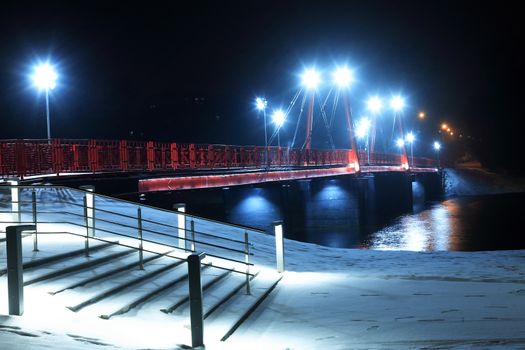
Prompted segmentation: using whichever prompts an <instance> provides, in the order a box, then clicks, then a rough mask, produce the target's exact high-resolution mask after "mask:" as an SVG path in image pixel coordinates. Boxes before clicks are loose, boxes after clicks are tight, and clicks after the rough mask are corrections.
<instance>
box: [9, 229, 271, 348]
mask: <svg viewBox="0 0 525 350" xmlns="http://www.w3.org/2000/svg"><path fill="white" fill-rule="evenodd" d="M38 239H39V251H37V252H33V251H32V244H33V242H32V239H31V235H28V236H26V237H25V238H23V254H24V285H25V288H38V289H39V291H40V292H41V293H49V294H50V295H52V296H53V298H57V299H59V304H61V305H63V306H64V307H67V308H68V309H69V310H71V312H75V313H77V314H80V315H83V316H84V315H85V316H86V317H100V318H102V319H105V320H108V322H111V320H113V319H117V318H122V317H137V318H141V319H144V320H145V321H147V322H148V320H151V322H159V319H160V320H162V319H169V320H171V321H173V320H175V321H176V323H177V324H179V325H180V327H182V328H183V329H187V328H188V327H189V296H188V276H187V273H188V269H187V265H186V260H185V257H186V255H187V254H189V253H176V252H173V250H171V251H169V254H166V253H165V254H158V253H152V252H144V256H143V259H144V260H143V266H144V268H143V269H141V268H140V264H139V260H138V251H137V250H136V249H133V248H130V247H129V246H123V245H121V244H120V243H119V242H118V241H112V242H103V243H100V242H92V243H91V245H90V251H89V256H88V257H87V256H85V250H84V249H83V248H84V239H83V237H78V236H74V235H68V234H65V233H60V234H52V233H45V234H39V237H38ZM5 245H6V243H5V242H0V281H1V280H2V279H6V278H7V277H6V275H5V271H6V257H5ZM166 250H167V249H166ZM172 253H173V254H172ZM255 272H256V273H255V274H254V276H252V277H251V278H250V291H251V292H250V294H247V288H246V275H245V274H241V273H238V272H236V271H234V270H233V269H231V268H227V267H224V266H219V265H217V264H216V263H215V261H213V260H212V259H208V258H206V259H204V260H203V261H202V288H203V303H204V305H203V307H204V315H205V323H204V324H205V329H206V337H213V339H214V340H219V339H223V340H226V339H227V338H228V336H229V335H230V334H231V333H232V329H233V331H234V330H235V329H236V328H237V327H238V326H239V325H240V324H242V322H243V321H244V319H245V318H246V317H247V316H249V314H250V313H251V312H252V311H253V310H254V309H255V307H257V305H258V304H259V303H260V302H261V300H263V298H264V296H265V295H267V294H269V292H271V290H272V289H273V288H275V286H276V285H277V283H278V280H279V276H277V274H276V273H275V274H272V273H267V272H265V273H260V274H259V273H258V272H257V271H255ZM232 327H233V328H232Z"/></svg>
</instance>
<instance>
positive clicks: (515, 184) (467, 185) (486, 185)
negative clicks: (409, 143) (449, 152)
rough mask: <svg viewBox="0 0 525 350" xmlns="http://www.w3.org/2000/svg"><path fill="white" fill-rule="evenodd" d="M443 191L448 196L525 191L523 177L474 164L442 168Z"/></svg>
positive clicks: (524, 179)
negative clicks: (500, 172)
mask: <svg viewBox="0 0 525 350" xmlns="http://www.w3.org/2000/svg"><path fill="white" fill-rule="evenodd" d="M444 176H445V179H444V185H445V193H446V194H447V195H448V196H476V195H485V194H502V193H513V192H525V178H517V177H512V176H508V175H502V174H497V173H493V172H490V171H488V170H487V169H484V168H481V167H479V166H476V164H470V165H468V164H467V165H464V166H463V167H461V168H456V169H452V168H447V169H445V170H444Z"/></svg>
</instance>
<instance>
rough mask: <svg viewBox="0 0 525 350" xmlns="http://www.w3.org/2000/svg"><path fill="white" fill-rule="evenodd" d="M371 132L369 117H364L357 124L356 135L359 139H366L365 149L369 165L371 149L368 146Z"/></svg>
mask: <svg viewBox="0 0 525 350" xmlns="http://www.w3.org/2000/svg"><path fill="white" fill-rule="evenodd" d="M369 130H370V120H369V119H368V118H367V117H362V118H361V119H360V120H359V122H358V123H357V126H356V129H355V134H356V136H357V138H358V139H363V138H365V137H366V141H365V148H366V150H367V164H370V147H369V145H368V136H369Z"/></svg>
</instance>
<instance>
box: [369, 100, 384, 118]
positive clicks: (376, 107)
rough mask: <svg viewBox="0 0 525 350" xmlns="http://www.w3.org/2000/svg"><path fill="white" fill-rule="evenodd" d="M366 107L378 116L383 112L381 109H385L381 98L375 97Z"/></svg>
mask: <svg viewBox="0 0 525 350" xmlns="http://www.w3.org/2000/svg"><path fill="white" fill-rule="evenodd" d="M366 106H367V108H368V110H369V111H370V112H372V113H373V114H377V113H379V112H380V111H381V108H383V102H382V101H381V99H380V98H379V97H377V96H374V97H370V98H369V99H368V101H367V102H366Z"/></svg>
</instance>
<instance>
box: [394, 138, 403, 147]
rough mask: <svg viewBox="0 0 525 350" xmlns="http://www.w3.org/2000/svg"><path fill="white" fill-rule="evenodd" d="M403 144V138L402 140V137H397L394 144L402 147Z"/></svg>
mask: <svg viewBox="0 0 525 350" xmlns="http://www.w3.org/2000/svg"><path fill="white" fill-rule="evenodd" d="M404 145H405V140H403V139H402V138H398V139H397V140H396V146H397V147H403V146H404Z"/></svg>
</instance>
